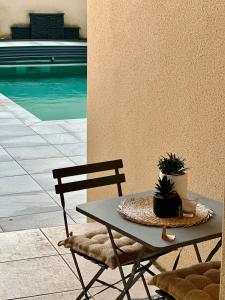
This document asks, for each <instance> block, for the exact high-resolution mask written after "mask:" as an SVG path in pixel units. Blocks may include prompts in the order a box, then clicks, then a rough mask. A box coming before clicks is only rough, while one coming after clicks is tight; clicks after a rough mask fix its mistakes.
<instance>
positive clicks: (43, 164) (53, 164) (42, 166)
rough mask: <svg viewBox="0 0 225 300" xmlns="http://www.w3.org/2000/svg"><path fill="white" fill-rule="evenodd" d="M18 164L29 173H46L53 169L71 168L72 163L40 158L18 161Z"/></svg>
mask: <svg viewBox="0 0 225 300" xmlns="http://www.w3.org/2000/svg"><path fill="white" fill-rule="evenodd" d="M18 162H19V164H20V165H21V166H22V167H23V168H24V169H25V170H26V171H27V172H28V173H29V174H35V173H47V172H51V171H52V170H53V169H57V168H65V167H71V166H73V165H74V163H73V162H72V161H71V160H70V159H68V158H66V157H60V158H40V159H30V160H28V159H27V160H19V161H18Z"/></svg>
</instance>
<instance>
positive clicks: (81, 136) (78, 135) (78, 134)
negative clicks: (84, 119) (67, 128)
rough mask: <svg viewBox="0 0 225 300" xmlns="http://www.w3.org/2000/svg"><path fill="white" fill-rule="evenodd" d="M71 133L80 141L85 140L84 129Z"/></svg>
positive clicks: (85, 133)
mask: <svg viewBox="0 0 225 300" xmlns="http://www.w3.org/2000/svg"><path fill="white" fill-rule="evenodd" d="M72 134H73V135H74V136H75V137H76V138H77V139H79V140H80V141H81V142H83V143H84V142H85V143H86V142H87V132H86V131H84V130H81V131H73V132H72Z"/></svg>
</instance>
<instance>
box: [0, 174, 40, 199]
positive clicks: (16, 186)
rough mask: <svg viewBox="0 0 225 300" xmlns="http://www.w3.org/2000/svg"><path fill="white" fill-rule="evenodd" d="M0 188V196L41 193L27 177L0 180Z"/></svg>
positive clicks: (37, 186) (35, 184)
mask: <svg viewBox="0 0 225 300" xmlns="http://www.w3.org/2000/svg"><path fill="white" fill-rule="evenodd" d="M0 187H1V188H0V195H9V194H17V193H29V192H39V191H42V189H41V187H40V186H39V185H38V184H37V183H36V182H35V181H34V180H33V179H32V178H31V177H30V176H29V175H21V176H12V177H3V178H0Z"/></svg>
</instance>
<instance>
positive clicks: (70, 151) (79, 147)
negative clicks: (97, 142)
mask: <svg viewBox="0 0 225 300" xmlns="http://www.w3.org/2000/svg"><path fill="white" fill-rule="evenodd" d="M55 147H56V148H57V149H58V150H60V151H61V152H62V153H63V154H64V155H66V156H75V155H83V156H86V143H81V142H79V143H76V144H67V145H55Z"/></svg>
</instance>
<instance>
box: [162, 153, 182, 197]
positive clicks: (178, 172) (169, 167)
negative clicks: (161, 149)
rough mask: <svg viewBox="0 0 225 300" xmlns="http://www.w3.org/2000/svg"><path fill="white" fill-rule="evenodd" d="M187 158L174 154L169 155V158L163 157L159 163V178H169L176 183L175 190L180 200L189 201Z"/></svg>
mask: <svg viewBox="0 0 225 300" xmlns="http://www.w3.org/2000/svg"><path fill="white" fill-rule="evenodd" d="M185 161H186V160H185V158H182V157H179V156H177V155H176V154H173V153H167V156H166V157H165V156H161V157H160V159H159V162H158V167H159V170H160V174H159V177H160V178H163V177H164V176H167V177H168V178H170V179H171V181H172V182H173V183H174V190H175V191H176V192H177V193H178V194H179V196H180V198H181V199H182V200H184V201H185V199H187V173H186V170H187V169H188V168H187V167H186V166H185Z"/></svg>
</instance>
